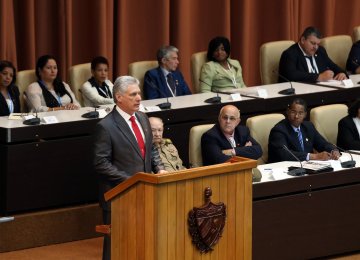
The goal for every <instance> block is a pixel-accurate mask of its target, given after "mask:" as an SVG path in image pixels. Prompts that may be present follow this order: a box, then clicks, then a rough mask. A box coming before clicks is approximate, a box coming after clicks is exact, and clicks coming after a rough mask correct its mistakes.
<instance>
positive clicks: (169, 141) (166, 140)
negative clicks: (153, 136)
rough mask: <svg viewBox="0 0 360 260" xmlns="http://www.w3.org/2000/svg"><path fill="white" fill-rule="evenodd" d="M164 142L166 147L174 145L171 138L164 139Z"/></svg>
mask: <svg viewBox="0 0 360 260" xmlns="http://www.w3.org/2000/svg"><path fill="white" fill-rule="evenodd" d="M163 142H164V144H165V145H169V144H172V141H171V140H170V139H169V138H163Z"/></svg>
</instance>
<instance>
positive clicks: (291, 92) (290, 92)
mask: <svg viewBox="0 0 360 260" xmlns="http://www.w3.org/2000/svg"><path fill="white" fill-rule="evenodd" d="M272 72H273V73H274V74H276V75H278V76H279V77H280V78H282V79H283V80H285V81H286V82H289V83H290V88H287V89H283V90H280V91H279V92H278V93H279V94H281V95H294V94H295V89H294V88H293V85H292V83H291V81H290V80H288V79H287V78H285V77H284V76H283V75H281V74H280V73H279V71H277V70H273V71H272Z"/></svg>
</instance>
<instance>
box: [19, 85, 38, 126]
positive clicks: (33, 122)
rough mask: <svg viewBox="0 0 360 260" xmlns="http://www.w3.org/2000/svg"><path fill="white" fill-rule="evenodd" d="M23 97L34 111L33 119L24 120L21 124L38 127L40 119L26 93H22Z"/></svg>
mask: <svg viewBox="0 0 360 260" xmlns="http://www.w3.org/2000/svg"><path fill="white" fill-rule="evenodd" d="M24 95H25V97H26V102H28V103H29V104H30V105H31V106H32V107H33V108H34V109H35V118H30V119H26V120H24V121H23V124H24V125H39V124H40V118H39V117H38V113H37V109H36V108H35V107H34V106H33V104H32V102H31V101H30V99H29V98H28V96H27V94H26V92H24Z"/></svg>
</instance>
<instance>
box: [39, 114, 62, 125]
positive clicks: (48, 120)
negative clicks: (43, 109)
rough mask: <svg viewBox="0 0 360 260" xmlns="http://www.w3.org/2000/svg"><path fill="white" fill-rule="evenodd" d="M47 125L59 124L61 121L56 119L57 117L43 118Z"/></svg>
mask: <svg viewBox="0 0 360 260" xmlns="http://www.w3.org/2000/svg"><path fill="white" fill-rule="evenodd" d="M42 120H43V121H44V123H45V124H55V123H59V120H58V119H57V118H56V116H44V117H43V118H42Z"/></svg>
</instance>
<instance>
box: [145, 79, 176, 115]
mask: <svg viewBox="0 0 360 260" xmlns="http://www.w3.org/2000/svg"><path fill="white" fill-rule="evenodd" d="M146 83H148V84H149V85H150V87H152V88H153V89H155V90H157V91H159V92H160V93H161V94H162V95H163V96H164V97H166V102H164V103H160V104H157V106H158V107H160V109H170V108H171V103H170V102H169V97H168V96H167V95H166V94H165V93H164V92H163V91H162V90H161V89H160V88H159V87H158V86H156V85H155V83H154V82H152V81H151V80H149V79H146Z"/></svg>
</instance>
